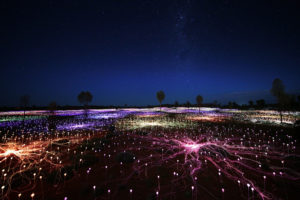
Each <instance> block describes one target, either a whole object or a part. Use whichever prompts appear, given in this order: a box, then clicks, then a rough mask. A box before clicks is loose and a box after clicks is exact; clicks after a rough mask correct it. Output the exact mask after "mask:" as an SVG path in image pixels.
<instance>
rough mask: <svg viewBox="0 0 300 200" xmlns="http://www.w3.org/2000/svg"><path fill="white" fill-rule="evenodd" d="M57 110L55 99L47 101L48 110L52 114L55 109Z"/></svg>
mask: <svg viewBox="0 0 300 200" xmlns="http://www.w3.org/2000/svg"><path fill="white" fill-rule="evenodd" d="M56 110H57V103H56V102H55V101H52V102H50V103H49V112H50V113H51V114H52V115H54V114H55V111H56Z"/></svg>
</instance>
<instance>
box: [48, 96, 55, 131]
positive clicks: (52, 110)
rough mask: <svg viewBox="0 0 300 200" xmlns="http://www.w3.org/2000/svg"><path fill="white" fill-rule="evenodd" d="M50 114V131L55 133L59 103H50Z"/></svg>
mask: <svg viewBox="0 0 300 200" xmlns="http://www.w3.org/2000/svg"><path fill="white" fill-rule="evenodd" d="M48 109H49V112H50V114H51V115H49V116H48V130H49V131H55V130H56V123H55V122H56V116H55V111H56V110H57V103H56V102H55V101H52V102H50V103H49V108H48Z"/></svg>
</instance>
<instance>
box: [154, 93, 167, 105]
mask: <svg viewBox="0 0 300 200" xmlns="http://www.w3.org/2000/svg"><path fill="white" fill-rule="evenodd" d="M165 96H166V95H165V93H164V92H163V91H162V90H160V91H158V92H157V93H156V98H157V100H158V101H159V105H160V110H161V102H162V101H163V100H164V99H165Z"/></svg>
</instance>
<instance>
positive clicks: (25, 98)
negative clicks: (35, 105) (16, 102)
mask: <svg viewBox="0 0 300 200" xmlns="http://www.w3.org/2000/svg"><path fill="white" fill-rule="evenodd" d="M29 101H30V96H29V95H27V94H26V95H23V96H21V97H20V105H21V107H23V110H24V119H25V111H26V108H27V107H28V106H29Z"/></svg>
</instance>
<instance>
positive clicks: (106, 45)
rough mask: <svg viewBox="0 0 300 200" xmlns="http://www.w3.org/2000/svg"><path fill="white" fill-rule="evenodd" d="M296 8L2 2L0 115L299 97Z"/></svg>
mask: <svg viewBox="0 0 300 200" xmlns="http://www.w3.org/2000/svg"><path fill="white" fill-rule="evenodd" d="M299 8H300V7H299V5H298V3H296V1H284V2H282V1H272V2H262V1H242V2H231V1H224V2H221V3H216V2H212V1H196V0H191V1H180V0H175V1H171V0H166V1H161V0H153V1H138V0H132V1H130V2H128V1H120V2H116V1H93V2H89V3H87V2H86V1H79V0H77V1H64V2H55V1H42V2H41V1H36V2H24V1H22V2H21V1H20V2H18V1H2V2H1V4H0V12H1V14H2V15H1V16H2V17H1V18H0V22H1V30H0V38H1V44H0V53H1V59H0V66H1V73H0V83H1V88H0V91H1V94H2V95H1V98H0V107H1V106H18V105H19V97H20V96H21V95H24V94H29V95H30V96H31V105H38V106H39V105H47V104H49V102H50V101H57V103H58V104H59V105H78V104H79V103H78V101H77V95H78V94H79V93H80V92H81V91H86V90H88V91H90V92H91V93H92V94H93V96H94V98H93V101H92V103H91V104H92V105H124V104H128V105H137V106H142V105H149V104H150V105H157V104H158V102H157V100H156V97H155V93H156V92H157V91H159V90H163V91H164V92H165V94H166V98H165V101H164V102H163V103H171V104H172V103H174V102H175V101H176V100H177V101H178V102H179V103H184V102H186V101H187V100H188V101H190V102H191V103H195V98H196V95H198V94H201V95H202V96H203V98H204V103H207V102H213V101H214V100H217V101H218V102H221V103H227V102H228V101H236V102H237V103H240V104H242V103H247V102H248V101H249V100H253V101H255V100H257V99H260V98H264V99H266V100H267V101H268V102H273V101H274V99H273V98H272V97H271V94H270V92H269V90H270V88H271V84H272V81H273V79H274V78H277V77H278V78H280V79H282V81H283V83H284V84H285V86H286V90H287V91H288V92H290V93H293V94H299V93H300V88H299V86H300V79H299V77H298V76H299V74H300V67H299V66H300V57H299V55H300V49H299V46H300V39H299V35H300V26H299V25H300V24H299V21H300V14H299V12H298V11H299Z"/></svg>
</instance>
